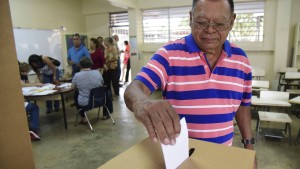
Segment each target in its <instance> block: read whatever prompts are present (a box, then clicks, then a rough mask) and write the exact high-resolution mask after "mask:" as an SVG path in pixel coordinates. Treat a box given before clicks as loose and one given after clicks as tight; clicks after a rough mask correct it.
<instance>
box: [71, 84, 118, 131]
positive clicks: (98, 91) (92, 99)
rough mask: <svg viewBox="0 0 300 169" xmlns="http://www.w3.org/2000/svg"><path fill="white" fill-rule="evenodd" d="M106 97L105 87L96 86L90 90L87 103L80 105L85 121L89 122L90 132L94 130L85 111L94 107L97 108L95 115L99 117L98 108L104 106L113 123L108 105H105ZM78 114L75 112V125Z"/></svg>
mask: <svg viewBox="0 0 300 169" xmlns="http://www.w3.org/2000/svg"><path fill="white" fill-rule="evenodd" d="M107 99H108V97H107V91H106V87H105V86H101V87H97V88H94V89H92V90H91V91H90V96H89V104H88V105H87V106H84V107H82V109H83V110H84V116H85V118H86V120H87V123H88V124H89V127H90V129H91V130H92V132H93V131H94V130H93V127H92V125H91V123H90V120H89V119H88V116H87V112H88V111H89V110H92V109H94V108H99V109H98V116H97V118H98V119H99V114H100V108H101V107H103V108H105V109H106V110H107V112H108V115H109V117H110V119H111V120H112V122H113V124H115V121H114V119H113V118H112V116H111V113H110V111H109V109H108V107H107V106H106V102H107ZM78 115H79V113H77V116H76V121H75V126H76V124H77V121H78Z"/></svg>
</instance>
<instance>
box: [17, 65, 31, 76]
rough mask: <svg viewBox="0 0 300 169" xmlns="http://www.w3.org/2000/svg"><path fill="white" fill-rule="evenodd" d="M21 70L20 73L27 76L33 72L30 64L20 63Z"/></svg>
mask: <svg viewBox="0 0 300 169" xmlns="http://www.w3.org/2000/svg"><path fill="white" fill-rule="evenodd" d="M19 69H20V73H21V74H22V75H27V74H28V72H29V71H30V70H31V67H30V65H29V64H28V63H26V62H21V63H19Z"/></svg>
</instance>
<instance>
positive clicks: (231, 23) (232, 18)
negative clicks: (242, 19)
mask: <svg viewBox="0 0 300 169" xmlns="http://www.w3.org/2000/svg"><path fill="white" fill-rule="evenodd" d="M235 18H236V14H235V13H233V14H232V17H231V20H230V30H231V29H232V27H233V24H234V21H235Z"/></svg>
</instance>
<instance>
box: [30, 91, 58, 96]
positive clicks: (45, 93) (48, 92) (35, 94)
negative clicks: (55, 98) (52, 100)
mask: <svg viewBox="0 0 300 169" xmlns="http://www.w3.org/2000/svg"><path fill="white" fill-rule="evenodd" d="M56 91H57V90H45V91H41V92H38V93H34V94H33V95H34V96H40V95H47V94H50V93H54V92H56Z"/></svg>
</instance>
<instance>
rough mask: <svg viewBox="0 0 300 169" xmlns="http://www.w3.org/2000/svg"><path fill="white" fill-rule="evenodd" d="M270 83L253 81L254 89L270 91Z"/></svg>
mask: <svg viewBox="0 0 300 169" xmlns="http://www.w3.org/2000/svg"><path fill="white" fill-rule="evenodd" d="M269 87H270V84H269V81H266V80H252V88H264V89H269Z"/></svg>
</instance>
